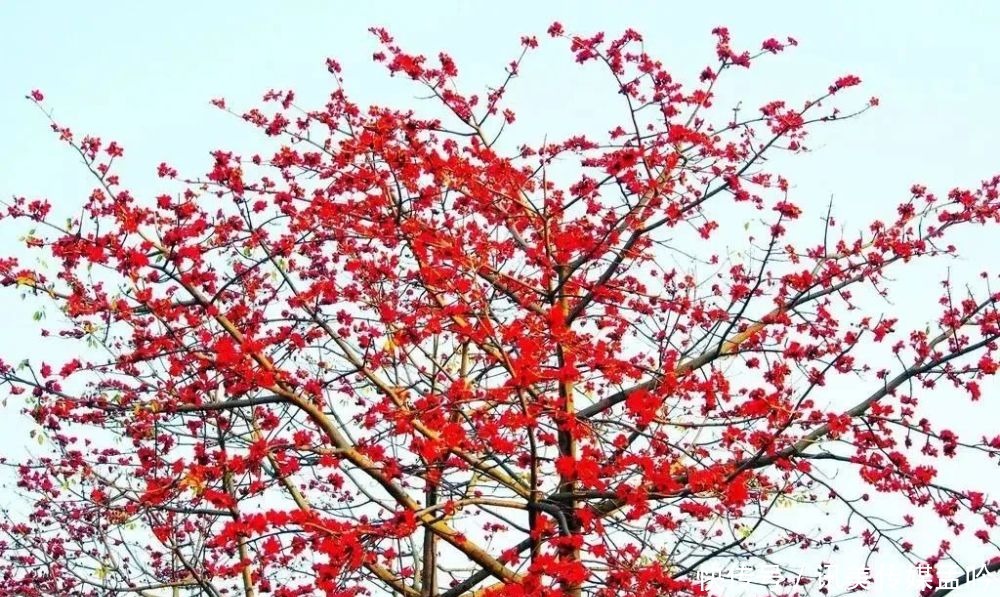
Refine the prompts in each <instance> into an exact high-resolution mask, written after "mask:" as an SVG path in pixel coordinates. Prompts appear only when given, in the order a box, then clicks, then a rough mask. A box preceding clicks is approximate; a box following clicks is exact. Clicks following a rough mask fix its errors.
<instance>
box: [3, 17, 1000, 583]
mask: <svg viewBox="0 0 1000 597" xmlns="http://www.w3.org/2000/svg"><path fill="white" fill-rule="evenodd" d="M553 20H559V21H562V22H563V23H564V24H565V26H566V28H567V29H568V30H569V31H573V32H582V33H588V32H592V31H595V30H606V31H608V32H609V33H615V32H619V31H620V30H621V29H623V28H624V27H629V26H631V27H634V28H636V29H638V30H639V31H641V32H642V33H643V34H644V35H645V37H646V40H647V48H648V49H650V51H651V52H652V53H654V54H656V55H658V56H660V57H661V58H662V59H663V60H664V62H665V63H666V64H667V65H668V66H670V67H672V68H673V69H674V70H675V72H677V73H678V74H679V75H685V76H686V77H688V80H690V75H694V74H696V73H697V72H698V71H699V70H700V68H701V67H702V66H704V65H705V64H707V63H708V62H710V61H711V59H712V44H713V40H712V38H711V36H710V35H709V31H710V30H711V29H712V27H714V26H716V25H727V26H729V27H730V29H731V30H732V32H733V35H734V38H735V43H736V45H738V46H739V45H747V46H750V47H751V48H755V47H757V44H759V42H760V41H761V40H763V39H764V38H766V37H770V36H775V37H779V38H783V37H784V36H786V35H791V36H794V37H796V38H797V39H798V40H799V41H800V42H801V45H800V46H799V47H798V48H795V49H794V50H793V51H791V52H789V53H787V54H785V55H782V56H779V57H772V58H771V59H769V60H767V61H766V63H764V64H762V65H761V67H760V68H755V69H754V72H752V73H749V74H746V75H738V76H736V77H734V78H733V79H732V81H731V82H730V83H728V84H726V85H725V86H724V87H723V91H722V98H721V99H720V102H726V101H729V100H735V99H739V98H744V99H746V100H747V101H746V102H745V104H744V105H745V107H746V108H747V109H753V108H756V106H758V105H760V104H761V103H763V101H765V100H770V99H775V98H787V99H792V100H795V101H796V102H797V101H801V100H802V99H805V98H806V97H808V96H809V95H811V94H813V93H814V92H816V91H821V90H823V89H824V88H825V87H826V86H827V85H828V84H829V83H830V82H832V81H833V80H834V79H835V78H837V77H838V76H840V75H843V74H846V73H853V74H857V75H859V76H861V77H862V79H864V87H863V89H862V90H861V91H860V92H859V93H856V94H854V95H851V96H848V97H847V99H845V104H844V105H845V106H851V105H860V104H862V103H863V102H864V101H865V100H867V98H868V97H869V96H870V95H877V96H878V97H880V98H881V101H882V105H881V107H879V108H878V109H877V110H875V111H872V112H870V113H868V114H866V115H864V116H863V117H862V118H861V119H859V120H855V121H852V122H848V123H844V124H841V125H838V126H836V127H833V128H831V129H829V130H827V131H826V132H824V133H822V134H820V135H819V136H818V137H817V139H816V140H815V141H813V143H812V145H813V146H814V148H815V149H816V150H817V151H816V152H815V153H813V154H811V155H808V156H804V157H802V158H799V159H796V160H795V162H794V165H793V166H792V167H791V168H789V169H788V170H787V172H786V173H787V174H788V175H789V176H790V178H791V179H792V181H793V183H794V184H795V185H796V194H797V199H799V200H801V201H814V202H825V201H826V200H827V199H828V198H829V197H830V196H831V195H833V196H834V197H835V198H836V201H837V206H838V210H839V211H840V213H841V216H842V218H845V219H847V220H849V221H851V222H852V223H854V224H855V225H857V226H861V225H863V223H864V222H865V221H867V220H868V219H870V218H872V217H876V216H881V215H886V214H889V213H891V210H892V207H893V206H894V205H895V204H896V202H897V201H899V200H900V199H902V198H904V197H905V194H906V190H907V189H908V188H909V186H910V185H911V184H913V183H915V182H921V183H926V184H928V185H929V186H931V187H933V188H937V190H940V191H945V190H947V188H948V187H950V186H951V185H954V184H961V185H974V184H975V183H976V182H977V181H978V180H980V179H981V178H984V177H987V176H989V175H992V174H994V173H995V172H998V171H1000V152H998V151H997V148H996V143H997V139H998V138H1000V122H998V119H997V111H998V99H1000V75H998V74H997V73H1000V50H998V49H997V48H996V45H995V42H996V37H997V36H998V32H1000V3H998V2H991V1H987V0H983V1H980V2H973V1H951V2H944V1H940V2H928V1H902V0H895V1H882V2H876V1H868V2H866V1H859V0H852V1H841V2H822V3H821V2H802V1H781V2H765V1H760V2H736V1H732V2H704V1H702V2H683V3H678V2H593V1H586V2H581V1H576V2H571V1H551V2H548V1H544V2H543V1H541V0H535V1H532V2H527V1H523V0H516V1H508V2H491V3H485V2H458V1H450V2H350V3H348V2H319V1H310V2H305V1H298V2H296V1H287V2H262V1H255V0H244V1H235V0H228V1H203V2H190V1H175V2H160V3H151V2H135V1H132V2H127V1H114V2H76V1H70V0H64V1H61V2H55V1H41V0H38V1H30V0H21V1H15V0H4V1H2V2H0V196H3V197H4V198H6V197H9V196H10V195H13V194H17V195H27V196H45V197H48V198H49V199H50V200H51V201H52V202H53V203H54V204H55V206H56V212H57V213H58V214H60V215H62V214H65V215H69V214H70V213H71V212H72V211H74V208H75V207H76V206H78V205H79V202H80V201H82V200H83V199H84V198H85V196H86V194H87V193H88V191H89V189H90V187H91V183H90V181H89V180H88V177H87V175H86V172H85V170H84V169H82V168H81V167H80V166H79V164H78V159H77V158H76V157H75V155H74V154H73V153H71V152H70V151H68V150H67V149H66V148H64V147H62V146H61V145H60V144H59V143H58V141H57V140H56V139H55V137H54V135H52V134H50V133H49V131H48V129H47V126H46V122H45V120H44V118H43V117H42V115H41V114H40V113H38V111H37V110H36V109H35V108H34V107H33V106H32V105H31V104H30V103H29V102H28V101H26V100H25V99H23V96H24V95H25V93H27V92H28V91H30V90H31V89H34V88H38V89H41V90H42V91H44V92H45V94H46V96H47V104H48V106H50V107H51V108H53V109H54V110H55V116H56V118H57V119H58V120H60V121H62V122H63V123H64V124H67V125H70V126H71V127H72V128H73V129H74V130H76V131H77V132H78V133H80V134H83V133H94V134H98V135H101V136H104V137H105V138H108V139H116V140H118V141H119V142H121V143H122V144H123V145H124V146H125V148H126V158H127V159H126V162H125V164H124V166H123V167H124V170H123V173H124V174H125V183H126V185H127V186H130V187H131V188H133V189H135V190H137V191H138V192H139V193H140V194H142V193H153V192H155V191H156V190H157V187H156V184H157V181H156V180H155V178H154V176H153V172H154V168H155V166H156V164H158V163H159V162H161V161H168V162H170V163H172V164H174V165H176V166H178V167H179V168H180V169H181V170H182V172H185V173H187V174H197V173H198V172H201V171H203V170H204V169H205V168H206V167H207V166H208V163H209V162H208V156H207V153H208V151H210V150H212V149H215V148H227V149H229V148H232V149H236V150H239V151H243V150H245V151H246V152H247V153H250V152H251V151H252V150H253V149H255V148H259V147H260V144H259V142H258V139H259V138H258V136H257V133H256V132H254V131H252V130H251V129H249V127H247V126H246V125H244V124H243V123H241V122H239V121H238V120H236V119H233V118H230V117H227V116H226V115H224V114H222V113H220V112H219V111H218V110H216V109H214V108H212V107H210V106H209V104H208V100H209V99H211V98H213V97H217V96H225V97H226V98H228V99H229V100H230V101H231V103H233V104H234V105H237V106H248V105H253V104H256V103H257V102H258V100H259V97H260V95H261V94H262V93H263V92H264V91H265V90H267V89H268V88H271V87H277V88H287V87H293V88H295V89H296V90H297V91H298V92H299V95H300V97H302V98H304V100H305V101H304V103H305V104H307V105H308V104H309V103H310V100H312V103H313V104H315V103H317V102H319V101H322V98H323V94H325V92H326V91H328V90H329V89H330V88H331V82H330V79H329V75H328V74H327V72H326V69H325V67H324V59H325V58H326V57H327V56H331V57H335V58H337V59H338V60H340V61H341V62H342V63H343V65H344V67H345V78H346V82H347V87H348V89H349V90H350V91H351V93H352V94H353V95H354V97H355V99H357V100H359V101H361V102H362V103H367V102H372V101H375V102H379V103H388V104H392V105H400V106H404V107H405V106H411V105H413V104H414V96H415V95H418V94H419V90H418V89H416V88H414V87H411V86H407V85H404V84H401V82H400V81H398V80H392V79H389V78H388V77H387V76H386V75H385V73H384V70H383V69H382V68H381V67H379V66H376V65H373V64H372V63H371V61H370V57H371V54H372V52H373V51H374V50H375V48H376V45H375V42H374V39H373V38H372V36H371V35H370V34H368V33H367V31H366V30H367V28H368V27H369V26H371V25H382V26H385V27H387V28H388V29H389V30H390V31H391V32H392V33H394V34H395V35H396V37H397V39H398V40H399V42H400V43H401V44H402V45H404V46H405V47H407V48H409V49H412V50H413V51H420V52H426V53H431V54H433V53H435V52H437V51H438V50H442V49H443V50H447V51H448V52H450V53H451V54H452V55H453V56H454V57H455V59H456V60H457V62H458V65H459V68H460V69H461V70H462V71H463V74H465V75H468V81H469V83H470V86H471V87H472V88H475V87H476V86H477V85H482V84H485V83H490V82H496V81H498V80H499V79H500V78H501V77H502V75H503V66H504V64H505V63H506V62H507V61H508V60H509V59H510V58H512V57H513V56H514V55H516V53H517V52H518V38H519V36H520V35H522V34H525V33H535V34H539V37H542V38H544V31H545V29H546V27H547V26H548V25H549V23H551V22H552V21H553ZM543 41H544V40H543ZM548 45H550V46H551V45H552V44H551V43H549V44H548ZM590 75H593V73H590V74H589V75H588V74H586V73H583V74H581V73H580V72H579V69H577V68H575V67H574V66H573V65H572V62H571V60H568V59H567V58H566V55H565V54H564V53H562V52H559V51H555V50H554V48H551V49H544V50H543V51H542V52H540V53H538V54H537V55H536V56H535V57H534V58H533V59H531V60H530V61H529V62H528V63H527V64H526V67H525V70H524V76H523V77H522V80H521V81H520V82H519V83H518V84H517V87H516V88H515V90H514V92H513V95H512V99H513V101H515V103H516V104H517V107H518V108H520V110H519V116H520V118H521V122H520V128H519V129H518V130H519V131H520V132H519V133H518V134H519V135H523V136H525V137H532V136H534V138H535V140H537V139H540V138H541V137H542V136H543V135H546V134H548V135H549V136H550V138H552V137H558V136H559V135H561V134H568V133H575V132H585V131H590V132H594V131H595V130H596V131H597V132H600V131H601V130H603V129H602V127H600V126H595V125H594V123H595V122H601V119H602V118H605V116H604V114H605V112H604V110H606V109H607V108H608V107H609V106H610V105H612V102H613V99H614V98H613V94H612V95H611V96H608V91H609V90H610V87H608V86H607V84H606V82H604V85H603V86H602V85H601V83H602V82H603V81H601V80H600V79H599V78H595V77H594V76H590ZM852 102H856V103H853V104H852ZM529 105H530V106H532V107H531V109H528V108H527V106H529ZM14 232H15V231H14V230H13V229H12V228H11V227H10V226H9V225H2V226H0V252H3V253H7V252H9V251H11V250H13V249H12V247H13V246H14V243H13V235H14ZM984 242H988V244H987V245H984V246H975V244H977V243H978V244H982V243H984ZM967 244H968V246H965V247H962V248H963V249H965V250H966V251H968V252H969V255H970V257H969V258H968V259H967V260H966V261H964V262H963V264H962V265H961V267H962V269H965V270H966V271H967V273H971V272H974V271H978V270H980V269H984V268H987V267H990V265H991V263H990V262H991V261H992V258H993V256H994V255H996V254H997V252H998V251H1000V242H998V241H997V240H996V238H992V239H990V238H989V237H986V236H982V237H970V239H969V240H967ZM992 269H993V270H994V271H995V269H996V268H995V266H993V267H992ZM908 283H910V284H911V286H910V287H911V288H913V289H914V290H916V291H926V290H927V281H926V279H923V280H919V279H917V280H910V281H909V282H908ZM931 292H934V293H935V296H936V293H937V290H936V289H935V290H932V291H931ZM927 298H928V299H929V300H927V301H925V302H927V303H929V304H930V306H933V297H927ZM12 299H13V295H12V294H9V293H5V294H3V295H0V305H2V308H3V313H4V315H5V320H4V331H5V332H6V333H5V334H4V335H0V358H4V359H7V360H12V361H15V362H16V361H17V360H20V358H22V357H23V356H30V355H32V354H34V355H36V356H37V355H39V353H40V352H41V348H40V346H41V345H38V344H36V343H34V342H31V341H30V340H29V341H25V339H26V338H31V337H33V335H34V331H33V329H34V328H35V324H33V323H32V322H31V320H30V313H31V310H32V309H29V308H27V307H26V306H24V305H23V303H21V302H20V301H16V300H12ZM902 308H903V309H906V308H908V306H906V305H904V306H903V307H902ZM26 334H31V335H30V336H26ZM996 408H997V407H996V406H993V409H994V411H995V409H996ZM9 412H10V411H5V412H4V414H7V413H9ZM5 418H6V417H5ZM14 421H15V420H14V419H12V418H6V420H3V421H2V422H0V428H2V429H3V431H2V432H0V437H5V436H6V439H0V446H2V447H3V448H4V449H3V450H2V451H3V452H8V453H9V452H10V449H9V448H10V447H12V446H15V445H17V444H18V443H20V442H19V440H17V439H15V440H13V441H12V440H11V437H20V436H11V435H10V433H11V432H12V431H23V430H24V429H25V427H24V426H22V425H21V424H20V423H15V422H14ZM0 501H3V500H0ZM960 594H964V593H960Z"/></svg>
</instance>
